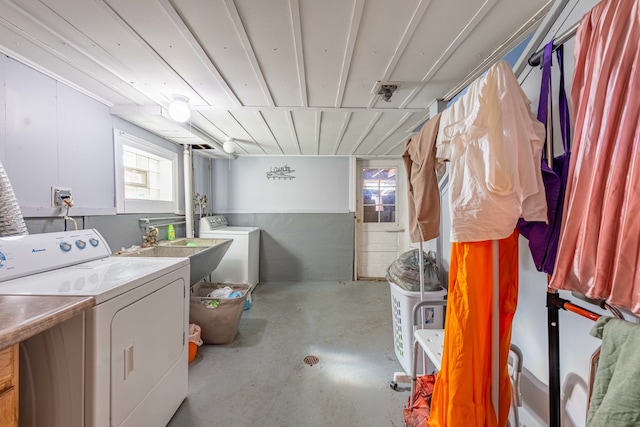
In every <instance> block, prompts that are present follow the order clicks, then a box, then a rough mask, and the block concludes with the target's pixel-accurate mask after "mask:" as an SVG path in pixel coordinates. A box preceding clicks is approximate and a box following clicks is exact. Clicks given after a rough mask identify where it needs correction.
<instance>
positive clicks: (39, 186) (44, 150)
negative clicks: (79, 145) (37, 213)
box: [5, 60, 70, 215]
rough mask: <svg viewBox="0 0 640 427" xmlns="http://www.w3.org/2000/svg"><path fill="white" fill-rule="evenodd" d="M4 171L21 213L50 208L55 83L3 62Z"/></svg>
mask: <svg viewBox="0 0 640 427" xmlns="http://www.w3.org/2000/svg"><path fill="white" fill-rule="evenodd" d="M5 87H6V98H5V108H6V120H7V123H6V128H5V129H6V144H7V146H6V156H7V158H6V164H5V168H6V169H7V173H8V175H9V179H10V180H11V185H12V187H13V190H14V192H15V194H16V198H17V199H18V203H19V204H20V207H21V209H22V210H23V214H25V215H27V213H26V212H25V210H27V209H29V208H37V207H44V206H51V188H50V187H51V186H52V185H61V186H70V185H69V183H66V184H65V183H62V182H60V181H59V179H60V177H59V175H58V167H57V165H58V140H57V129H56V125H57V107H56V95H57V94H56V82H55V81H54V80H53V79H51V78H49V77H47V76H45V75H44V74H41V73H39V72H37V71H35V70H33V69H31V68H29V67H26V66H25V65H23V64H21V63H19V62H16V61H14V60H7V72H6V79H5Z"/></svg>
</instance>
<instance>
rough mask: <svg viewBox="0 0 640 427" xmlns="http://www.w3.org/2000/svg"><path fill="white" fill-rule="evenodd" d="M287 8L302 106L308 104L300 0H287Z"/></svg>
mask: <svg viewBox="0 0 640 427" xmlns="http://www.w3.org/2000/svg"><path fill="white" fill-rule="evenodd" d="M289 10H290V12H291V28H292V29H293V44H294V47H295V51H296V65H297V70H298V85H299V87H300V98H301V100H302V106H304V107H306V106H308V105H309V97H308V95H307V78H306V71H305V68H304V53H303V50H302V24H301V23H300V0H289Z"/></svg>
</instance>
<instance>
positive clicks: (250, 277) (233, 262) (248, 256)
mask: <svg viewBox="0 0 640 427" xmlns="http://www.w3.org/2000/svg"><path fill="white" fill-rule="evenodd" d="M199 237H200V238H206V239H233V243H231V246H230V247H229V250H228V251H227V253H226V254H225V256H224V257H223V258H222V261H220V264H218V267H217V268H216V269H215V270H214V271H212V272H211V281H212V282H216V283H248V284H250V285H251V289H252V290H253V288H255V286H256V285H257V284H258V282H259V280H260V278H259V273H260V229H259V228H258V227H235V226H230V225H229V223H228V222H227V219H226V218H225V217H224V216H222V215H214V216H207V217H203V218H201V219H200V232H199Z"/></svg>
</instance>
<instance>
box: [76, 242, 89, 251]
mask: <svg viewBox="0 0 640 427" xmlns="http://www.w3.org/2000/svg"><path fill="white" fill-rule="evenodd" d="M76 246H77V247H78V249H84V248H85V247H86V246H87V242H85V241H84V240H76Z"/></svg>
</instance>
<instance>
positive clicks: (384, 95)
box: [377, 84, 398, 102]
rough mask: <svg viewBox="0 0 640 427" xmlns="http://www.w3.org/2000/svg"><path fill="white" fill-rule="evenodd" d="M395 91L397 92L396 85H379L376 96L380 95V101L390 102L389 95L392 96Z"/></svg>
mask: <svg viewBox="0 0 640 427" xmlns="http://www.w3.org/2000/svg"><path fill="white" fill-rule="evenodd" d="M396 90H398V85H390V84H389V85H387V84H381V85H380V88H379V89H378V93H377V94H378V95H380V99H382V100H383V101H385V102H391V95H393V92H395V91H396Z"/></svg>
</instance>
